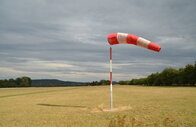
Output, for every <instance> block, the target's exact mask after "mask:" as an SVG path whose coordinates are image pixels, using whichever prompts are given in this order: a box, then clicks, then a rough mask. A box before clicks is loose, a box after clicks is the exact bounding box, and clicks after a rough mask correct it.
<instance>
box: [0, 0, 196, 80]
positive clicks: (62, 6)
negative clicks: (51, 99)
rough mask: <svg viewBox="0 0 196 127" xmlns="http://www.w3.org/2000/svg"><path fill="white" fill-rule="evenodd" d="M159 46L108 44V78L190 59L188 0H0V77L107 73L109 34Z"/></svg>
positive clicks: (194, 26)
mask: <svg viewBox="0 0 196 127" xmlns="http://www.w3.org/2000/svg"><path fill="white" fill-rule="evenodd" d="M116 32H123V33H130V34H134V35H138V36H141V37H144V38H145V39H148V40H150V41H153V42H155V43H156V44H159V45H161V46H162V50H161V52H159V53H157V52H153V51H150V50H147V49H144V48H140V47H137V46H135V45H115V46H113V73H114V77H113V79H114V80H116V81H119V80H130V79H132V78H141V77H145V76H147V75H149V74H151V73H154V72H160V71H162V70H163V69H164V68H166V67H172V68H176V69H178V68H181V67H184V66H185V65H186V64H194V62H195V60H196V41H195V40H196V1H195V0H0V79H5V78H16V77H20V76H29V77H31V78H32V79H42V78H44V79H45V78H47V79H60V80H69V81H93V80H101V79H109V44H108V42H107V35H108V34H109V33H116Z"/></svg>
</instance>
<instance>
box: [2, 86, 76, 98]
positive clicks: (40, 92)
mask: <svg viewBox="0 0 196 127" xmlns="http://www.w3.org/2000/svg"><path fill="white" fill-rule="evenodd" d="M72 89H77V88H70V89H63V90H48V91H39V92H30V93H21V94H11V95H4V96H0V98H6V97H14V96H23V95H31V94H42V93H50V92H57V91H65V90H72Z"/></svg>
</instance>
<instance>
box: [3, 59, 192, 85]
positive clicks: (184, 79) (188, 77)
mask: <svg viewBox="0 0 196 127" xmlns="http://www.w3.org/2000/svg"><path fill="white" fill-rule="evenodd" d="M109 84H110V81H109V80H100V81H93V82H72V81H61V80H56V79H38V80H31V78H29V77H20V78H16V79H8V80H7V79H5V80H0V88H1V87H31V86H33V87H40V86H41V87H57V86H101V85H109ZM113 84H120V85H146V86H196V62H195V64H194V65H191V64H188V65H186V66H185V67H184V68H180V69H174V68H166V69H164V70H163V71H162V72H157V73H152V74H151V75H149V76H147V77H146V78H140V79H132V80H130V81H119V82H115V81H113Z"/></svg>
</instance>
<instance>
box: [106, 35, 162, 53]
mask: <svg viewBox="0 0 196 127" xmlns="http://www.w3.org/2000/svg"><path fill="white" fill-rule="evenodd" d="M108 42H109V44H110V45H116V44H134V45H137V46H140V47H143V48H146V49H149V50H153V51H156V52H159V51H160V50H161V47H160V46H159V45H157V44H155V43H153V42H151V41H148V40H146V39H144V38H142V37H138V36H136V35H133V34H126V33H113V34H109V35H108Z"/></svg>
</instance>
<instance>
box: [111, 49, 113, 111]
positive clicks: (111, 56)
mask: <svg viewBox="0 0 196 127" xmlns="http://www.w3.org/2000/svg"><path fill="white" fill-rule="evenodd" d="M112 108H113V98H112V46H110V109H112Z"/></svg>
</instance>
